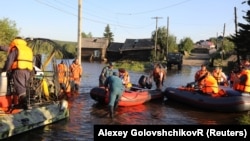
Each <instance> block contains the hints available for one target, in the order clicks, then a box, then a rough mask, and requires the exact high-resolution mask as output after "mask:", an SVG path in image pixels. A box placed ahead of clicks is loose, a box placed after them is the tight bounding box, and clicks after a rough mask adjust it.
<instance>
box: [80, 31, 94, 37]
mask: <svg viewBox="0 0 250 141" xmlns="http://www.w3.org/2000/svg"><path fill="white" fill-rule="evenodd" d="M91 37H92V33H91V32H89V33H88V34H86V33H85V32H82V38H91Z"/></svg>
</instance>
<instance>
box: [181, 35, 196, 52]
mask: <svg viewBox="0 0 250 141" xmlns="http://www.w3.org/2000/svg"><path fill="white" fill-rule="evenodd" d="M193 48H194V42H193V40H192V39H191V38H189V37H186V38H184V39H181V41H180V44H179V49H180V50H181V51H187V52H188V53H190V52H191V50H192V49H193Z"/></svg>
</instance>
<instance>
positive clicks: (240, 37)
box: [228, 0, 250, 58]
mask: <svg viewBox="0 0 250 141" xmlns="http://www.w3.org/2000/svg"><path fill="white" fill-rule="evenodd" d="M245 3H247V5H248V6H249V7H250V0H245V1H243V2H242V4H245ZM243 19H245V20H246V22H247V23H246V24H244V23H238V27H239V30H238V31H237V33H235V34H234V35H231V37H229V38H228V39H229V40H230V41H232V42H233V43H234V44H235V46H236V51H237V54H238V55H240V56H242V57H243V58H245V57H246V56H247V55H248V54H249V52H250V48H249V44H250V38H249V37H250V10H248V11H247V12H246V15H245V16H243Z"/></svg>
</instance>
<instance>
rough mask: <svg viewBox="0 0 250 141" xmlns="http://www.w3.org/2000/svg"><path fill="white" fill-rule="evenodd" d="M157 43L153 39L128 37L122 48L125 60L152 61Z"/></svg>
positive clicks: (121, 51)
mask: <svg viewBox="0 0 250 141" xmlns="http://www.w3.org/2000/svg"><path fill="white" fill-rule="evenodd" d="M154 49H155V45H154V42H153V41H152V40H151V39H126V40H125V43H124V44H123V46H122V47H121V49H120V53H121V54H122V59H123V60H133V61H150V57H151V53H152V51H154Z"/></svg>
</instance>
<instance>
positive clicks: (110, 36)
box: [103, 24, 114, 44]
mask: <svg viewBox="0 0 250 141" xmlns="http://www.w3.org/2000/svg"><path fill="white" fill-rule="evenodd" d="M103 36H104V37H105V38H107V39H108V41H109V44H110V43H111V42H113V41H114V35H113V33H112V32H111V30H110V27H109V24H108V25H107V26H106V27H105V30H104V33H103Z"/></svg>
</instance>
